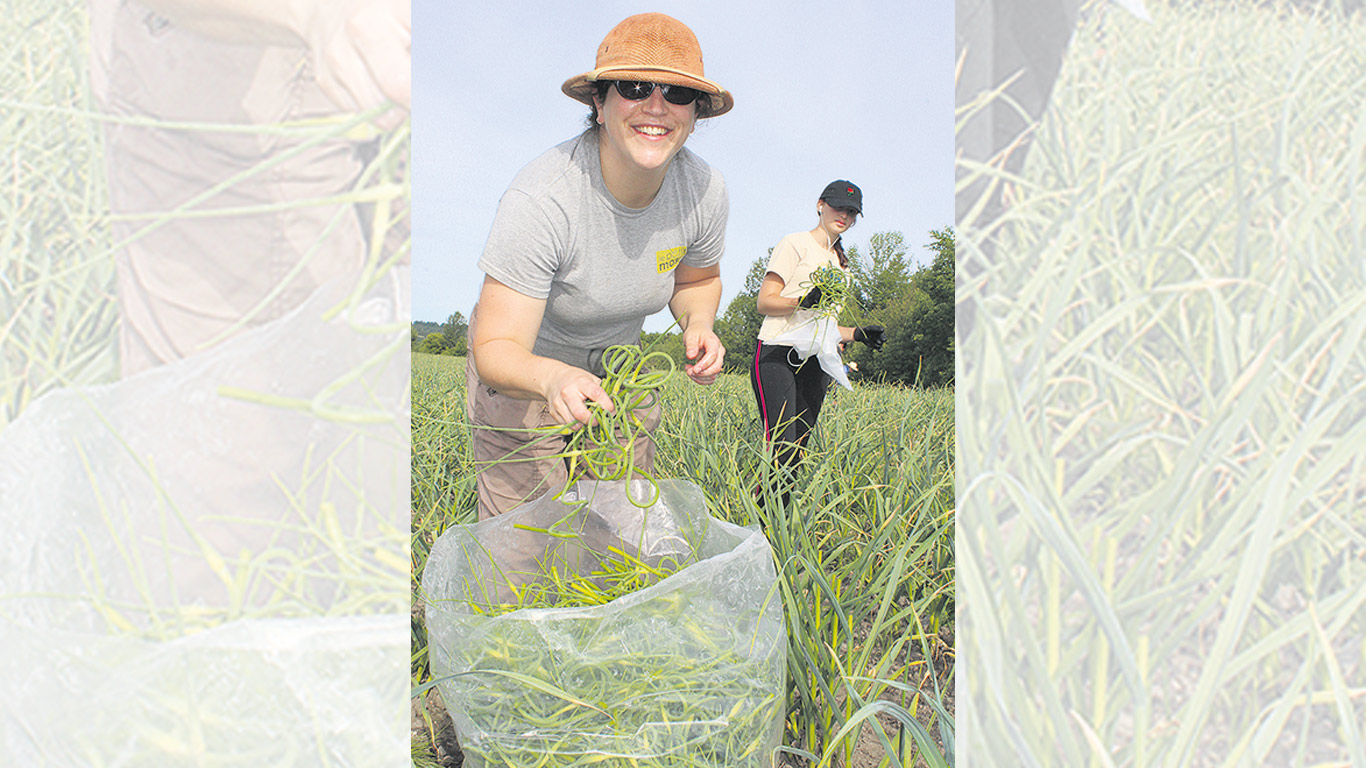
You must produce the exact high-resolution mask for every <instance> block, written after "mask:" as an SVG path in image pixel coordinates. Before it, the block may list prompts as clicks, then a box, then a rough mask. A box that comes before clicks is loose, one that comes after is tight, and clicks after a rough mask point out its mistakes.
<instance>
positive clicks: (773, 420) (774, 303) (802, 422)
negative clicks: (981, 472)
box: [750, 179, 883, 503]
mask: <svg viewBox="0 0 1366 768" xmlns="http://www.w3.org/2000/svg"><path fill="white" fill-rule="evenodd" d="M862 213H863V190H861V189H859V188H858V186H856V185H855V184H854V183H853V182H850V181H845V180H843V179H839V180H836V181H832V182H830V183H829V184H827V185H826V186H825V189H824V190H822V191H821V194H820V197H818V198H817V199H816V217H817V219H816V226H815V227H813V228H812V229H810V230H803V231H801V232H794V233H792V234H790V235H787V236H786V237H784V238H783V239H782V240H779V241H778V244H777V245H776V246H774V248H773V253H772V255H770V256H769V259H768V269H767V271H766V272H765V273H764V281H763V283H762V284H760V286H759V295H758V297H757V304H758V309H759V314H761V315H764V322H763V324H762V325H761V326H760V327H759V344H758V348H757V349H755V351H754V366H753V368H752V369H751V371H750V384H751V385H752V386H753V387H754V399H755V401H756V402H757V403H758V405H759V415H760V417H761V418H762V419H763V422H764V437H765V438H766V439H767V440H768V442H769V443H770V444H771V445H773V447H774V461H775V463H776V464H777V466H778V467H780V468H783V469H789V470H790V469H791V468H793V467H795V466H796V465H797V464H798V463H799V462H800V461H801V454H802V451H803V450H804V449H805V446H806V442H807V439H808V438H809V437H810V435H811V430H813V429H815V426H816V418H817V417H818V416H820V412H821V405H822V404H823V403H824V402H825V393H826V390H827V389H829V387H830V382H831V377H830V375H829V374H828V373H826V372H825V371H824V370H823V369H822V368H821V366H820V365H819V364H818V363H817V361H816V359H815V358H814V357H809V358H807V359H805V360H802V359H801V358H800V357H799V356H798V355H797V354H796V353H795V350H794V349H793V347H792V345H791V343H783V339H784V337H789V338H790V337H791V336H792V335H794V334H795V335H800V334H801V329H803V328H812V329H814V328H815V322H814V321H815V320H816V318H817V317H818V315H820V314H822V312H820V311H817V308H818V305H820V304H821V303H822V302H821V299H822V296H821V288H820V286H818V285H813V282H814V281H813V279H812V275H813V273H815V272H816V271H817V270H819V269H822V268H830V269H838V270H839V272H840V274H841V275H843V276H844V278H843V279H846V280H847V279H848V278H847V276H848V270H849V262H848V259H847V258H846V257H845V255H844V245H843V243H842V242H841V237H842V236H843V235H844V233H845V232H848V231H849V228H850V227H852V226H854V222H855V221H856V220H857V219H858V217H859V216H860V215H861V214H862ZM838 312H839V308H838V307H836V308H827V309H825V310H824V312H823V313H824V314H838ZM835 328H837V329H838V332H839V335H840V338H839V344H840V346H843V344H846V343H849V342H853V341H859V342H863V343H864V344H867V345H869V346H870V347H872V348H873V349H879V348H881V347H882V339H883V329H882V326H880V325H868V326H863V327H861V328H855V327H849V326H835ZM776 485H778V484H777V483H775V486H776ZM759 490H761V489H756V493H757V492H758V491H759ZM782 498H783V501H784V503H786V502H787V500H788V494H787V493H786V492H784V493H783V494H782Z"/></svg>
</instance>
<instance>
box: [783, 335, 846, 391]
mask: <svg viewBox="0 0 1366 768" xmlns="http://www.w3.org/2000/svg"><path fill="white" fill-rule="evenodd" d="M765 343H767V344H781V345H783V346H787V347H792V350H793V351H794V352H796V353H797V357H798V358H799V359H801V360H806V359H807V358H809V357H811V356H813V355H814V356H815V357H816V362H818V363H820V366H821V368H822V369H823V370H824V371H825V372H826V373H828V374H830V378H832V379H834V380H835V381H836V382H838V383H839V385H840V386H842V387H844V388H845V389H850V390H852V389H853V388H854V387H853V385H852V384H850V383H849V374H847V373H845V372H844V361H843V360H841V359H840V329H839V326H838V325H836V323H835V318H833V317H817V318H813V319H812V320H811V321H810V322H806V323H802V324H801V325H799V326H797V327H796V328H793V329H792V330H790V331H788V332H786V333H781V334H778V335H777V336H775V337H774V338H773V339H770V340H769V341H767V342H765ZM794 365H795V363H794Z"/></svg>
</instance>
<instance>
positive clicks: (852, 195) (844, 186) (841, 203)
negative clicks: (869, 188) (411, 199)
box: [820, 179, 863, 216]
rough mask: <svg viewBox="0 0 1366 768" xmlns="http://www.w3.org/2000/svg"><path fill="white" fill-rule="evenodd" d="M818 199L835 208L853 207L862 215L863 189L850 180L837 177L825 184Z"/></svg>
mask: <svg viewBox="0 0 1366 768" xmlns="http://www.w3.org/2000/svg"><path fill="white" fill-rule="evenodd" d="M820 199H821V200H824V201H825V202H827V203H829V204H831V205H833V206H835V207H836V208H853V209H854V212H855V213H857V214H859V215H860V216H861V215H863V190H861V189H859V188H858V187H857V186H855V185H854V182H852V181H845V180H844V179H839V180H837V181H832V182H830V183H829V184H826V185H825V191H824V192H822V193H821V196H820Z"/></svg>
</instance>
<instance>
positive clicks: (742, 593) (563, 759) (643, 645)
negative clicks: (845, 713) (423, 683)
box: [422, 480, 787, 768]
mask: <svg viewBox="0 0 1366 768" xmlns="http://www.w3.org/2000/svg"><path fill="white" fill-rule="evenodd" d="M639 484H640V483H639V482H637V485H639ZM580 489H581V492H582V493H583V494H584V501H583V502H582V503H581V504H579V505H575V504H572V503H566V502H565V501H563V500H560V499H554V498H551V497H550V495H549V494H548V495H546V496H544V497H542V498H541V499H539V500H537V501H534V502H531V503H530V504H527V505H525V506H523V507H520V508H518V509H516V510H514V511H512V512H510V513H508V514H506V515H501V516H499V517H496V518H493V519H491V520H486V521H483V522H481V523H478V524H474V525H467V526H459V527H456V528H453V529H451V530H449V531H447V532H446V533H444V534H442V536H441V538H440V539H438V540H437V542H436V544H435V545H434V546H433V548H432V551H431V554H430V556H429V559H428V561H427V565H426V568H425V570H424V573H423V577H422V589H423V595H424V602H425V611H426V623H427V637H428V648H429V653H430V657H431V666H432V674H433V676H434V677H436V678H437V679H439V680H441V683H440V685H439V688H440V690H441V693H442V696H443V697H444V698H445V701H446V706H447V708H448V709H449V710H450V713H451V717H452V719H453V720H454V722H455V727H456V731H457V734H458V735H459V738H460V744H461V747H462V749H463V750H464V752H465V761H466V762H465V764H466V765H467V766H471V767H472V768H478V767H480V766H503V765H543V766H547V767H549V766H556V765H568V764H570V763H572V762H574V761H575V760H579V759H582V758H583V757H584V756H586V755H592V756H602V757H603V760H602V761H601V762H596V763H595V765H602V766H630V765H637V764H641V765H651V766H672V765H675V764H677V765H689V766H716V767H717V768H739V767H740V766H756V767H758V766H763V767H764V768H767V767H768V766H771V765H773V764H774V761H773V756H774V750H775V749H776V748H777V747H778V746H779V744H780V743H781V742H780V739H781V735H782V734H781V729H782V723H783V719H784V715H785V689H786V678H785V675H786V667H785V664H786V647H787V637H786V629H785V626H784V624H783V614H782V600H781V597H780V595H779V594H778V590H777V581H776V579H777V575H776V572H775V570H774V564H773V555H772V549H771V548H770V546H769V544H768V541H767V540H766V539H765V538H764V536H763V534H762V533H760V532H759V531H757V530H752V529H748V528H742V527H739V526H736V525H732V524H730V523H726V522H724V521H721V520H717V519H714V518H711V517H710V516H708V515H707V513H706V504H705V501H704V498H703V495H702V492H701V490H700V489H699V488H697V486H695V485H693V484H691V483H689V482H686V481H679V480H662V481H660V483H659V490H660V495H659V500H658V501H657V502H656V503H655V504H654V505H652V506H650V507H649V508H647V509H641V508H638V507H636V506H635V505H634V504H632V503H631V501H630V500H628V499H627V498H626V486H625V484H624V483H623V482H601V483H594V484H587V483H580ZM639 490H640V489H637V491H639ZM633 495H634V496H636V497H640V496H641V495H642V494H641V493H639V492H633ZM612 548H615V549H616V550H617V552H616V553H613V552H612ZM619 555H629V556H630V557H631V558H638V559H639V560H641V561H643V562H645V563H647V564H650V565H651V567H658V566H660V565H661V564H663V565H665V566H672V565H673V564H677V565H679V566H681V568H679V570H677V571H676V572H673V573H672V575H668V576H666V577H665V578H663V579H661V580H658V581H657V582H656V583H654V584H653V585H651V586H648V587H645V588H643V589H640V590H638V591H635V592H631V593H630V594H627V595H625V596H622V597H619V598H617V599H615V600H612V601H610V602H607V603H605V604H602V605H595V606H589V607H574V608H535V607H529V608H521V609H518V610H514V611H511V612H507V613H502V614H498V615H492V614H493V611H492V610H491V609H492V608H493V606H496V605H497V604H498V603H501V602H506V601H508V600H510V599H511V600H515V599H516V594H518V593H522V594H526V591H527V585H529V584H535V583H536V582H537V579H543V578H544V576H543V574H544V572H545V566H546V564H549V563H554V564H556V566H557V567H559V568H566V567H568V568H570V569H573V570H574V571H575V572H576V573H579V574H589V573H592V572H593V571H594V570H595V569H598V568H599V566H600V565H601V563H602V561H603V560H604V559H605V558H611V557H614V556H619ZM481 612H483V613H481ZM633 759H634V761H639V762H638V763H637V762H633Z"/></svg>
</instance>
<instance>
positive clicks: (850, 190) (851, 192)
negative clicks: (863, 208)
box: [844, 187, 854, 197]
mask: <svg viewBox="0 0 1366 768" xmlns="http://www.w3.org/2000/svg"><path fill="white" fill-rule="evenodd" d="M844 191H845V192H847V193H849V196H850V197H852V196H853V195H854V188H853V187H845V188H844Z"/></svg>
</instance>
